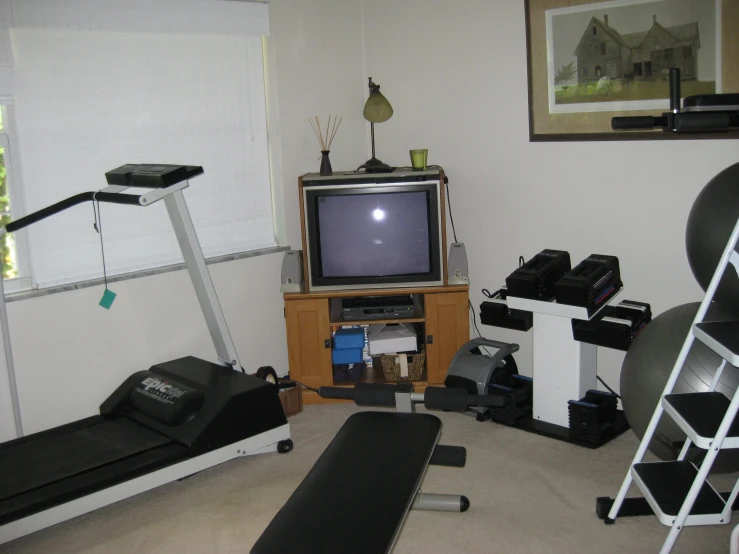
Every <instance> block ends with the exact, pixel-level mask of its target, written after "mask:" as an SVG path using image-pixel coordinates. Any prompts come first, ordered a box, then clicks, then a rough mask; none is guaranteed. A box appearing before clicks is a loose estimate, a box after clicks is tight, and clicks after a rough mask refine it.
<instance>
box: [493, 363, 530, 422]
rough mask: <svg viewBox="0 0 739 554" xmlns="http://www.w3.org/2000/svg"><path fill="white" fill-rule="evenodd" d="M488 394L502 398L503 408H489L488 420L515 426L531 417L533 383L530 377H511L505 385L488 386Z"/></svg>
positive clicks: (516, 375)
mask: <svg viewBox="0 0 739 554" xmlns="http://www.w3.org/2000/svg"><path fill="white" fill-rule="evenodd" d="M488 394H490V395H495V396H502V397H504V398H505V399H506V400H507V402H506V404H505V406H502V407H499V408H490V419H491V420H492V421H495V422H497V423H504V424H506V425H515V424H516V423H518V422H519V421H521V420H522V419H525V418H527V417H531V412H532V409H533V396H534V382H533V380H532V379H531V377H525V376H524V375H518V374H515V375H511V376H510V378H509V379H508V382H507V384H506V385H494V384H492V383H491V384H489V385H488Z"/></svg>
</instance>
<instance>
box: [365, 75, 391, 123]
mask: <svg viewBox="0 0 739 554" xmlns="http://www.w3.org/2000/svg"><path fill="white" fill-rule="evenodd" d="M363 114H364V118H365V119H366V120H367V121H369V122H371V123H383V122H385V121H387V120H388V119H390V118H391V117H392V116H393V107H392V106H391V105H390V102H388V101H387V98H385V97H384V96H383V95H382V93H381V92H380V85H375V84H374V83H372V82H371V81H370V95H369V98H367V102H366V103H365V104H364V112H363Z"/></svg>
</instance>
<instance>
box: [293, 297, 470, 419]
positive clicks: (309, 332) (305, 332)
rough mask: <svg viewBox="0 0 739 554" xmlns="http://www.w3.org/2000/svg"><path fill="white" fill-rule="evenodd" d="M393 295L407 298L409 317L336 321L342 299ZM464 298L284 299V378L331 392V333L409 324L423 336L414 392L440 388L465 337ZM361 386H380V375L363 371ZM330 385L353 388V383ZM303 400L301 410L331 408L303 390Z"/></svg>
mask: <svg viewBox="0 0 739 554" xmlns="http://www.w3.org/2000/svg"><path fill="white" fill-rule="evenodd" d="M398 294H410V295H412V297H413V299H414V302H415V304H416V306H417V310H416V313H415V314H414V317H412V318H398V319H373V320H366V321H343V319H342V317H341V310H340V305H341V299H342V298H358V297H363V296H386V295H398ZM468 297H469V287H468V286H467V285H463V286H441V287H425V288H424V287H421V288H393V289H378V290H346V291H331V292H307V293H286V294H284V300H285V320H286V327H287V349H288V359H289V365H290V377H291V378H293V379H295V380H296V381H299V382H301V383H303V384H305V385H308V386H309V387H314V388H318V387H320V386H332V385H334V374H333V364H332V363H331V345H332V340H331V339H332V337H333V334H334V333H335V332H336V330H337V329H340V328H341V327H342V326H344V325H369V324H372V323H402V322H407V323H411V322H412V323H416V324H420V325H419V327H421V329H422V330H423V337H424V344H425V352H426V370H425V372H424V374H425V376H424V378H423V379H421V380H419V381H414V382H413V383H414V386H415V388H416V389H417V390H423V389H424V388H425V387H426V385H427V384H441V383H443V382H444V378H445V377H446V372H447V369H448V368H449V363H450V362H451V360H452V357H453V356H454V354H455V353H456V352H457V350H459V348H460V347H461V346H462V345H463V344H465V343H466V342H467V341H468V340H469V337H470V328H469V316H468V302H469V301H468ZM361 382H377V383H384V382H386V381H385V378H384V375H383V373H382V369H380V368H367V369H366V370H365V371H364V373H363V375H362V378H361ZM336 385H338V386H353V385H354V383H336ZM303 400H304V403H305V404H315V403H323V402H332V401H331V400H324V399H322V398H321V397H319V396H318V395H317V394H316V393H315V392H311V391H308V390H305V391H304V396H303ZM334 402H335V401H334Z"/></svg>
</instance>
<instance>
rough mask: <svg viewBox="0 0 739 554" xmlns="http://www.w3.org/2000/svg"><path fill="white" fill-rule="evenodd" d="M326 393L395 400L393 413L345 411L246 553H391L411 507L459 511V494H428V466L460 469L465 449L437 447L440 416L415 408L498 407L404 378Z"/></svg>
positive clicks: (463, 503)
mask: <svg viewBox="0 0 739 554" xmlns="http://www.w3.org/2000/svg"><path fill="white" fill-rule="evenodd" d="M318 393H319V394H320V395H321V396H322V397H324V398H341V399H346V400H354V402H355V403H356V404H357V405H359V406H395V407H396V408H397V410H398V413H393V412H379V411H366V412H359V413H356V414H354V415H352V416H350V417H349V419H348V420H347V421H346V423H345V424H344V425H343V426H342V428H341V429H340V430H339V432H338V434H337V435H336V437H334V439H333V440H332V441H331V444H329V446H328V448H326V450H325V451H324V452H323V454H322V455H321V457H320V458H319V459H318V461H317V462H316V464H315V465H314V466H313V468H312V469H311V471H310V473H308V475H307V476H306V478H305V479H304V480H303V482H302V483H301V484H300V485H299V486H298V488H297V489H296V490H295V492H294V493H293V495H292V496H291V497H290V498H289V499H288V501H287V503H286V504H285V505H284V506H283V507H282V509H281V510H280V511H279V512H278V513H277V515H276V516H275V518H274V519H273V520H272V522H271V523H270V524H269V526H268V527H267V529H266V530H265V531H264V533H263V534H262V536H261V537H260V538H259V540H258V541H257V543H256V544H255V545H254V547H253V548H252V550H251V552H252V554H313V553H315V554H319V553H320V554H324V553H327V552H330V553H332V554H340V553H352V554H378V553H382V552H390V551H391V550H392V548H393V546H394V544H395V541H396V540H397V538H398V534H399V532H400V529H401V527H402V525H403V522H404V520H405V517H406V515H407V514H408V511H409V510H410V509H411V508H414V509H418V510H440V511H450V512H464V511H466V510H467V508H469V505H470V503H469V500H468V499H467V498H466V497H465V496H460V495H450V494H427V493H422V492H421V482H422V481H423V477H424V475H425V473H426V468H427V467H428V465H429V464H434V465H447V466H453V467H464V465H465V460H466V451H465V449H464V448H463V447H454V446H443V445H439V444H438V441H439V437H440V435H441V420H440V419H439V418H438V417H436V416H434V415H430V414H418V413H414V403H416V402H423V403H424V405H425V407H426V408H429V409H442V410H450V411H457V412H466V411H467V409H468V407H469V406H471V405H473V406H477V405H485V406H492V405H495V406H500V405H501V404H502V403H504V402H505V400H504V399H503V398H501V397H491V396H477V395H470V394H468V393H467V391H465V390H462V389H449V388H442V387H428V388H426V390H425V392H424V393H415V392H413V387H412V385H411V384H409V383H403V384H398V385H391V384H369V383H359V384H357V385H356V386H355V387H354V388H344V387H320V389H319V390H318Z"/></svg>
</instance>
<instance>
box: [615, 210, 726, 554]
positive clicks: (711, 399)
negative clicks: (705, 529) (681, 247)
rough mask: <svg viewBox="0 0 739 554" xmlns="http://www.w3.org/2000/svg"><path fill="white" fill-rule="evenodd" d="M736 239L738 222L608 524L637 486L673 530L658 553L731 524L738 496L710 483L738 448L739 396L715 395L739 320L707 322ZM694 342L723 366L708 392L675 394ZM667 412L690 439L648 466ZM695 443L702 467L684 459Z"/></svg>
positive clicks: (661, 519)
mask: <svg viewBox="0 0 739 554" xmlns="http://www.w3.org/2000/svg"><path fill="white" fill-rule="evenodd" d="M738 240H739V221H737V223H736V225H735V226H734V230H733V232H732V234H731V237H730V238H729V241H728V243H727V244H726V248H725V249H724V252H723V255H722V256H721V259H720V261H719V264H718V266H717V268H716V271H715V273H714V275H713V278H712V279H711V282H710V284H709V286H708V288H707V289H706V294H705V296H704V297H703V301H702V302H701V304H700V307H699V309H698V313H697V314H696V316H695V319H694V320H693V324H692V325H691V328H690V330H689V331H688V335H687V337H686V338H685V342H684V343H683V346H682V349H681V350H680V354H679V355H678V358H677V361H676V362H675V365H674V367H673V369H672V372H671V373H670V377H669V379H668V380H667V384H666V385H665V388H664V390H663V391H662V395H661V397H660V402H658V404H657V407H656V408H655V410H654V414H653V415H652V419H651V420H650V422H649V426H648V427H647V429H646V431H645V433H644V437H643V438H642V441H641V443H640V444H639V448H638V449H637V452H636V455H635V456H634V459H633V461H632V462H631V466H630V467H629V471H628V473H627V474H626V477H625V478H624V481H623V483H622V484H621V488H620V490H619V492H618V495H617V496H616V499H615V500H614V502H613V506H612V507H611V510H610V512H609V513H608V517H606V519H605V523H607V524H612V523H614V522H615V520H616V517H617V516H618V514H619V510H620V509H621V506H622V504H623V502H624V499H625V497H626V493H627V491H628V489H629V487H630V486H631V483H632V481H633V482H634V483H636V485H637V486H638V487H639V489H640V490H641V492H642V494H643V495H644V497H645V499H646V500H647V502H648V503H649V506H650V507H651V508H652V510H653V511H654V513H655V515H656V516H657V518H658V519H659V521H660V522H661V523H663V524H664V525H667V526H670V532H669V533H668V535H667V538H666V539H665V542H664V544H663V545H662V549H661V551H660V552H661V553H662V554H666V553H668V552H670V551H671V550H672V547H673V546H674V544H675V541H676V540H677V538H678V536H679V534H680V531H681V530H682V528H683V526H686V525H718V524H726V523H729V522H730V521H731V510H732V505H733V503H734V500H735V499H736V497H737V493H739V480H738V481H737V483H736V485H735V486H734V489H733V490H732V491H731V493H730V494H729V495H728V498H725V497H724V496H722V495H721V494H720V493H718V492H716V490H715V489H714V488H713V487H712V486H711V485H710V483H709V482H708V481H707V478H708V474H709V472H710V470H711V467H712V465H713V463H714V461H715V460H716V457H717V456H718V454H719V452H720V451H721V450H722V449H729V448H739V425H735V422H734V419H735V417H736V415H737V412H738V411H739V393H737V394H735V395H734V397H733V399H732V400H731V401H729V399H728V398H727V397H726V396H724V395H723V394H721V393H720V392H716V390H715V388H716V384H717V383H718V381H719V379H720V378H721V373H722V372H723V370H724V367H725V366H726V363H727V362H729V363H730V364H732V365H734V366H737V365H739V321H722V322H710V321H704V317H705V316H706V312H707V311H708V308H709V306H710V304H711V302H712V301H713V297H714V295H715V293H716V289H717V288H718V285H719V283H720V281H721V278H722V277H723V275H724V272H725V271H726V269H727V268H728V266H729V264H731V265H733V266H734V270H735V271H737V273H738V274H739V253H737V252H736V251H735V250H734V249H735V248H736V245H737V241H738ZM695 339H698V340H699V341H701V342H702V343H704V344H705V345H706V346H708V347H709V348H710V349H711V350H713V351H714V352H716V353H717V354H718V355H720V356H721V357H722V358H723V362H722V363H721V366H720V367H719V368H718V370H717V371H716V373H715V375H714V377H713V381H712V382H711V384H710V387H709V391H708V392H696V393H686V394H673V393H672V391H673V388H674V387H675V383H676V382H677V380H678V378H679V376H680V371H681V370H682V367H683V364H684V363H685V360H686V358H687V356H688V353H689V352H690V348H691V346H692V345H693V342H694V341H695ZM663 412H667V414H668V415H669V416H670V417H671V418H672V419H673V420H674V421H675V423H677V425H678V426H680V428H681V429H682V430H683V431H684V432H685V434H686V435H687V436H688V439H687V440H686V441H685V444H684V446H683V448H682V450H681V451H680V454H679V456H678V459H677V460H674V461H667V462H647V463H645V462H643V461H642V460H643V458H644V455H645V454H646V451H647V448H648V447H649V443H650V441H651V440H652V436H653V435H654V433H655V430H656V429H657V425H658V424H659V421H660V418H661V417H662V415H663ZM691 444H693V445H695V446H697V447H698V448H702V449H704V450H706V451H707V452H706V456H705V458H704V460H703V462H702V464H701V465H700V467H697V466H696V465H695V464H693V463H692V462H690V461H688V460H686V459H685V458H686V455H687V453H688V449H689V448H690V446H691Z"/></svg>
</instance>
